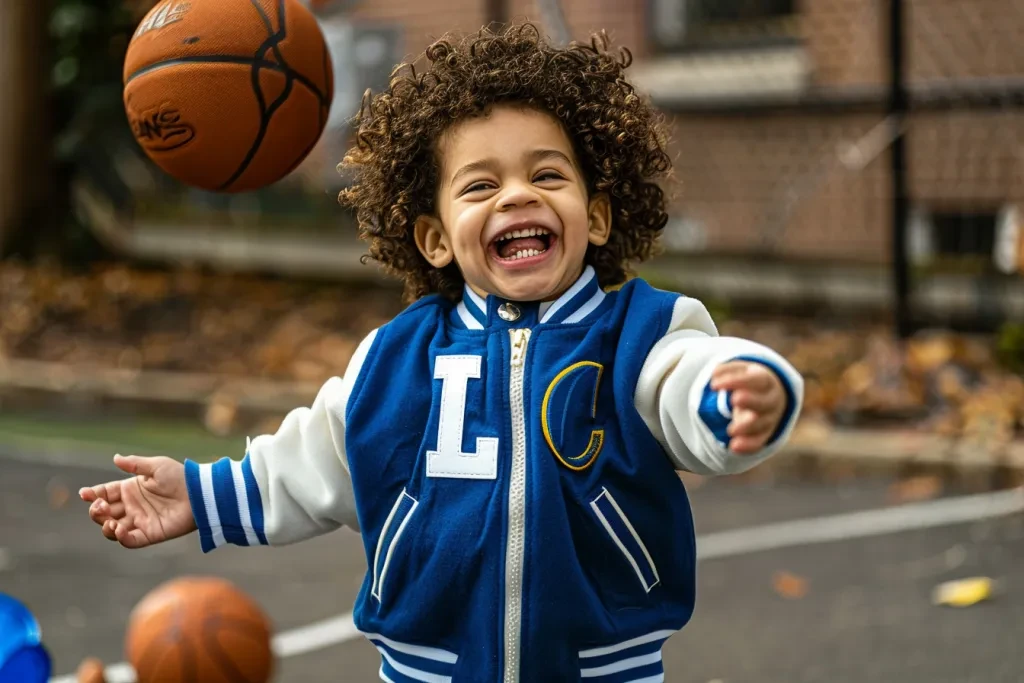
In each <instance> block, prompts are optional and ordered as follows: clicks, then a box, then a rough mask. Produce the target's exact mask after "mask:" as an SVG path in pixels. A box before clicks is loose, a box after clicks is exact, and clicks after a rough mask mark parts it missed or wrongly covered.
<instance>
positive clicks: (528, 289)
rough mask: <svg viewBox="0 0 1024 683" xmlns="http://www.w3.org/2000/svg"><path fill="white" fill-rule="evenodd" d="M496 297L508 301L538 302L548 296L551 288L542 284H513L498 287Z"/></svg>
mask: <svg viewBox="0 0 1024 683" xmlns="http://www.w3.org/2000/svg"><path fill="white" fill-rule="evenodd" d="M497 289H498V296H500V297H501V298H503V299H508V300H510V301H521V302H529V301H540V300H541V299H544V298H546V297H548V296H549V295H550V292H551V288H550V287H547V286H545V285H544V284H543V283H540V282H537V283H525V282H523V283H515V284H506V285H505V286H503V287H502V286H499V287H498V288H497Z"/></svg>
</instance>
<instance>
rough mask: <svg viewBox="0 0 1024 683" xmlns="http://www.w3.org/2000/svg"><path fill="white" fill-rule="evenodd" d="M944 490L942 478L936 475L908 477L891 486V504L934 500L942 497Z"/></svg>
mask: <svg viewBox="0 0 1024 683" xmlns="http://www.w3.org/2000/svg"><path fill="white" fill-rule="evenodd" d="M943 488H944V484H943V481H942V478H941V477H938V476H936V475H931V474H923V475H919V476H916V477H908V478H906V479H901V480H900V481H897V482H894V483H893V484H891V485H890V486H889V492H888V493H889V496H888V497H889V502H891V503H895V504H902V503H917V502H921V501H925V500H932V499H934V498H938V497H939V496H940V495H942V491H943Z"/></svg>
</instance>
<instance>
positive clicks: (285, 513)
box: [185, 331, 376, 552]
mask: <svg viewBox="0 0 1024 683" xmlns="http://www.w3.org/2000/svg"><path fill="white" fill-rule="evenodd" d="M375 336H376V331H374V332H373V333H371V334H370V335H369V336H368V337H366V339H364V340H363V341H362V343H361V344H360V345H359V347H358V348H357V349H356V352H355V353H354V354H353V356H352V360H351V361H349V365H348V369H347V370H346V372H345V377H344V379H341V378H339V377H333V378H331V379H329V380H328V381H327V382H326V383H325V384H324V385H323V387H322V388H321V389H320V392H319V393H318V394H317V397H316V400H314V402H313V405H312V406H311V407H309V408H297V409H295V410H293V411H292V412H290V413H289V414H288V415H287V417H285V419H284V422H282V424H281V427H280V428H279V429H278V431H277V433H275V434H265V435H263V436H258V437H256V438H255V439H252V440H251V441H249V442H248V447H247V450H246V454H245V457H244V458H243V459H242V460H240V461H239V460H231V459H229V458H222V459H221V460H218V461H217V462H215V463H212V464H207V465H200V464H197V463H195V462H192V461H191V460H188V461H186V462H185V482H186V484H187V487H188V494H189V500H190V502H191V505H192V514H193V516H194V517H195V521H196V526H197V527H198V528H199V538H200V543H201V545H202V548H203V551H204V552H209V551H211V550H213V549H215V548H218V547H220V546H222V545H224V544H225V543H232V544H234V545H285V544H288V543H294V542H296V541H301V540H304V539H307V538H311V537H313V536H317V535H320V534H323V533H327V532H329V531H333V530H334V529H337V528H338V527H340V526H343V525H344V526H348V527H350V528H352V529H354V530H356V531H358V530H359V523H358V521H357V518H356V506H355V497H354V494H353V490H352V478H351V475H350V474H349V469H348V460H347V458H346V455H345V410H346V407H347V404H348V398H349V395H350V394H351V393H352V386H353V385H354V384H355V380H356V377H357V376H358V374H359V371H360V369H361V368H362V365H363V362H364V361H365V359H366V354H367V353H368V351H369V349H370V346H371V345H372V344H373V339H374V337H375Z"/></svg>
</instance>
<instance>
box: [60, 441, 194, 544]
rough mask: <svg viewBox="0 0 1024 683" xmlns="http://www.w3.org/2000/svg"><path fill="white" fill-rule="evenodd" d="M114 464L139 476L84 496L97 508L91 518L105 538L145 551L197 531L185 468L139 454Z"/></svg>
mask: <svg viewBox="0 0 1024 683" xmlns="http://www.w3.org/2000/svg"><path fill="white" fill-rule="evenodd" d="M114 464H115V465H116V466H117V467H118V468H119V469H122V470H124V471H125V472H127V473H128V474H134V475H135V476H134V477H129V478H128V479H121V480H120V481H111V482H107V483H106V484H100V485H99V486H91V487H88V488H83V489H80V490H79V491H78V495H79V497H81V499H82V500H84V501H85V502H87V503H92V505H90V506H89V517H90V518H91V519H92V521H94V522H96V523H97V524H99V525H101V526H102V527H103V535H104V536H106V537H107V538H108V539H110V540H111V541H117V542H118V543H120V544H121V545H123V546H124V547H125V548H144V547H146V546H148V545H153V544H154V543H160V542H162V541H167V540H170V539H172V538H177V537H179V536H184V535H185V534H187V533H189V532H191V531H195V529H196V523H195V519H194V518H193V517H192V506H191V505H190V504H189V500H188V488H187V487H186V486H185V466H184V465H183V464H181V463H180V462H178V461H177V460H172V459H171V458H164V457H156V458H142V457H139V456H137V455H131V456H128V457H125V456H122V455H115V456H114Z"/></svg>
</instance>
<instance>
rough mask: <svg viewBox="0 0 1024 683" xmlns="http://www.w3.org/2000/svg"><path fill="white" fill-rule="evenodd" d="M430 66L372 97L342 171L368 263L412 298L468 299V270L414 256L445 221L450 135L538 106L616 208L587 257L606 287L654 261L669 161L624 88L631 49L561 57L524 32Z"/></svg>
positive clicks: (491, 37) (510, 32)
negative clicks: (423, 223) (440, 193)
mask: <svg viewBox="0 0 1024 683" xmlns="http://www.w3.org/2000/svg"><path fill="white" fill-rule="evenodd" d="M423 58H425V59H426V62H427V65H428V68H427V69H426V71H424V72H421V73H418V72H417V69H416V67H415V64H413V63H404V64H400V65H399V66H398V67H396V68H395V70H394V71H393V72H392V74H391V78H390V85H389V87H388V89H387V90H386V91H384V92H382V93H379V94H377V95H375V96H374V95H372V94H371V93H370V92H369V91H367V92H366V94H365V95H364V97H363V104H362V107H361V108H360V111H359V114H358V116H357V117H356V123H357V126H358V132H357V135H356V142H355V145H354V146H353V147H352V148H351V149H350V150H349V151H348V152H347V153H346V155H345V158H344V160H343V161H342V163H341V164H340V165H339V170H340V171H341V172H342V173H349V172H351V173H352V174H353V183H352V184H351V185H350V186H349V187H348V188H347V189H345V190H343V191H342V192H341V194H340V196H339V201H340V202H341V203H342V205H344V206H347V207H351V208H353V209H354V210H355V213H356V218H357V220H358V223H359V236H360V238H361V239H364V240H366V241H367V242H368V243H369V254H368V257H369V258H370V259H373V260H375V261H378V262H379V263H381V264H382V265H383V266H384V267H385V269H386V270H387V271H388V272H389V273H391V274H394V275H397V276H399V277H401V278H402V279H403V280H404V282H405V297H406V299H407V300H409V301H413V300H416V299H418V298H420V297H422V296H424V295H426V294H429V293H432V292H438V293H440V294H442V295H444V296H446V297H448V298H450V299H458V298H459V297H461V295H462V288H463V279H462V274H461V273H460V272H459V270H458V267H457V266H456V265H455V264H452V265H450V266H448V267H447V268H444V269H443V270H438V269H436V268H434V267H433V266H431V265H430V264H429V263H428V262H427V261H426V259H425V258H423V256H422V255H421V254H420V252H419V250H418V249H417V248H416V243H415V241H414V237H413V229H412V227H413V224H414V223H415V221H416V219H417V217H419V216H421V215H436V210H435V201H436V196H437V188H438V181H439V175H440V159H439V158H438V154H437V142H438V140H439V138H440V137H441V135H442V134H443V133H444V132H445V131H446V130H448V129H449V128H450V127H451V126H452V125H454V124H456V123H458V122H460V121H463V120H465V119H468V118H472V117H477V116H481V115H483V114H485V113H486V112H487V111H488V109H489V108H490V107H493V106H494V105H498V104H517V105H522V106H525V107H530V108H535V109H538V110H540V111H544V112H546V113H548V114H550V115H551V116H553V117H554V118H556V119H557V120H558V121H560V122H561V125H562V126H563V127H564V129H565V131H566V133H567V134H568V137H569V139H570V140H571V141H572V144H573V146H574V148H575V151H576V155H577V157H578V161H579V163H580V167H581V168H582V169H583V175H584V178H585V180H586V184H587V190H588V192H589V193H591V194H594V193H598V192H604V193H607V195H608V197H609V198H610V200H611V209H612V222H613V229H612V232H611V235H610V238H609V240H608V242H607V244H605V245H604V246H600V247H597V246H594V245H590V246H589V248H588V250H587V254H586V262H587V263H588V264H590V265H592V266H593V267H594V269H595V271H596V273H597V277H598V281H599V282H600V284H601V285H602V286H605V287H607V286H610V285H616V284H620V283H622V282H623V281H624V280H625V279H626V278H627V276H628V274H629V270H628V268H629V264H630V263H635V262H640V261H643V260H645V259H647V258H649V257H651V256H652V255H653V254H654V252H655V249H656V246H657V239H658V236H659V234H660V233H661V230H662V228H664V226H665V223H666V221H667V215H666V213H665V195H664V192H663V191H662V189H661V188H660V187H659V186H658V184H657V182H656V180H657V179H658V178H660V177H662V176H665V175H666V174H667V173H668V171H669V169H670V167H671V161H670V159H669V156H668V154H667V153H666V151H665V147H666V137H665V133H664V127H663V120H662V117H661V116H660V115H659V114H658V113H657V112H656V110H655V109H654V108H653V107H652V106H651V105H650V104H649V102H647V101H646V100H645V99H644V98H642V97H640V96H639V95H638V94H637V93H636V92H635V91H634V89H633V87H632V86H631V85H630V84H629V83H628V82H627V81H626V79H625V76H624V71H625V69H626V68H627V67H628V66H629V65H630V63H631V62H632V55H631V54H630V52H629V51H628V50H627V49H625V48H623V49H621V50H620V51H619V52H618V53H617V54H613V53H612V52H611V51H610V50H609V41H608V38H607V36H606V35H605V34H604V33H603V32H602V33H600V34H596V35H595V36H593V38H592V39H591V42H590V43H589V44H582V43H576V42H574V43H571V44H570V45H569V46H568V47H565V48H558V47H554V46H552V45H551V44H549V43H548V42H547V41H546V40H545V39H544V38H543V37H542V36H541V34H540V32H539V31H538V29H537V28H536V26H534V25H533V24H529V23H524V24H515V25H510V26H507V27H505V28H502V29H500V30H497V31H492V30H490V29H483V30H481V31H480V32H479V33H476V34H472V35H470V36H465V37H461V38H460V37H456V36H452V35H447V36H445V37H443V38H441V39H440V40H438V41H436V42H434V43H433V44H432V45H431V46H430V47H428V48H427V50H426V52H425V53H424V55H423ZM365 258H366V257H364V260H365Z"/></svg>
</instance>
